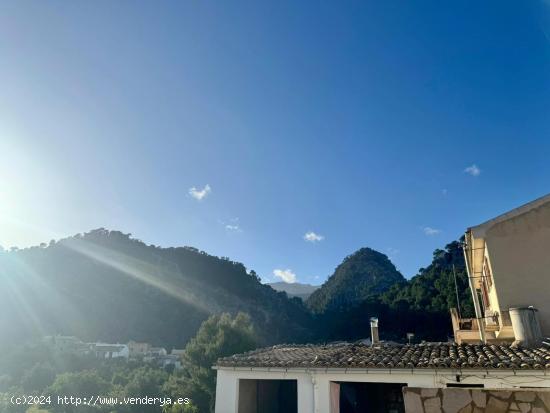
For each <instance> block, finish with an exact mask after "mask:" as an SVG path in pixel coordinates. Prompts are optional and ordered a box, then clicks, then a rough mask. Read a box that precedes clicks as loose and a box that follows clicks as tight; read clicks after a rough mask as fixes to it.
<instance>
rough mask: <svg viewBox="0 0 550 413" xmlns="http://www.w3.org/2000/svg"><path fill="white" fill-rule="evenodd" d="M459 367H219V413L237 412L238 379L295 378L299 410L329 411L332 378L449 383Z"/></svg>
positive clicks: (516, 378)
mask: <svg viewBox="0 0 550 413" xmlns="http://www.w3.org/2000/svg"><path fill="white" fill-rule="evenodd" d="M457 374H460V372H457V371H451V370H438V371H435V370H427V369H426V370H422V369H417V370H414V373H413V372H412V371H410V370H405V371H403V370H402V371H396V370H392V371H391V372H390V371H384V370H378V371H372V370H371V371H369V372H368V373H367V372H366V371H365V370H363V371H349V370H348V372H345V371H344V370H331V371H326V372H325V370H318V371H309V372H308V371H304V370H299V369H290V370H288V371H284V370H279V371H274V370H271V371H268V370H266V369H264V370H261V369H256V370H250V369H248V370H246V369H240V370H238V369H235V370H233V369H219V370H218V375H217V377H218V380H217V385H216V413H238V407H237V406H238V394H239V379H257V380H281V379H294V380H297V381H298V413H330V411H329V410H330V382H331V381H347V382H353V381H355V382H375V383H407V385H408V386H410V387H429V388H432V387H446V384H447V383H456V375H457ZM460 382H461V383H465V384H479V383H482V384H484V385H485V388H495V389H498V388H511V387H515V386H517V387H519V386H522V387H530V386H536V387H549V388H550V376H545V375H544V371H528V372H526V371H519V372H516V374H514V372H511V371H498V372H490V373H489V374H487V372H486V371H469V372H464V373H462V376H461V381H460Z"/></svg>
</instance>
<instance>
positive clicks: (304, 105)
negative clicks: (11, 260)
mask: <svg viewBox="0 0 550 413" xmlns="http://www.w3.org/2000/svg"><path fill="white" fill-rule="evenodd" d="M549 115H550V3H547V2H544V1H534V0H533V1H523V2H520V1H513V2H512V1H502V0H499V1H484V2H479V1H454V2H441V1H422V0H420V1H415V2H410V1H402V2H399V1H333V2H309V1H302V2H296V1H283V0H279V1H271V2H266V1H261V0H255V1H238V0H236V1H232V2H214V1H208V0H201V1H193V0H191V1H186V0H182V1H164V2H145V1H134V2H130V1H95V2H84V1H70V2H69V1H64V2H63V1H49V2H44V1H15V0H14V1H3V2H1V3H0V245H2V246H3V247H4V248H10V247H12V246H18V247H25V246H30V245H37V244H39V243H40V242H48V241H49V240H50V239H53V238H55V239H57V238H61V237H66V236H70V235H74V234H76V233H82V232H86V231H89V230H91V229H94V228H99V227H105V228H108V229H116V230H121V231H123V232H125V233H128V232H129V233H132V234H133V236H134V237H136V238H139V239H141V240H143V241H144V242H146V243H149V244H155V245H160V246H182V245H188V246H194V247H196V248H199V249H201V250H205V251H207V252H208V253H211V254H214V255H218V256H226V257H230V258H231V259H233V260H236V261H240V262H243V263H244V264H245V265H246V267H247V268H249V269H254V270H255V271H256V272H257V273H258V274H259V275H260V276H261V277H262V280H264V281H279V280H286V281H299V282H305V283H312V284H320V283H322V282H323V281H324V280H325V279H326V278H327V276H329V275H330V274H331V273H332V272H333V270H334V268H335V267H336V266H337V265H338V264H339V263H340V262H341V261H342V259H343V258H344V257H346V256H347V255H349V254H351V253H353V252H354V251H355V250H357V249H359V248H361V247H365V246H368V247H371V248H374V249H376V250H378V251H380V252H383V253H385V254H387V255H388V256H389V257H390V259H391V260H392V262H394V264H395V265H396V267H397V268H398V269H399V270H400V271H401V272H402V273H403V274H404V275H405V276H406V277H411V276H413V275H415V274H416V273H417V271H418V269H419V268H421V267H425V266H427V265H428V264H429V263H430V262H431V259H432V253H433V251H434V250H435V249H436V248H443V247H444V246H445V245H446V244H447V243H449V242H451V241H453V240H455V239H457V238H458V237H460V236H461V234H463V233H464V231H465V229H466V228H467V227H469V226H472V225H476V224H478V223H481V222H483V221H485V220H487V219H490V218H492V217H494V216H496V215H498V214H500V213H503V212H506V211H507V210H509V209H512V208H514V207H517V206H519V205H521V204H523V203H526V202H528V201H531V200H533V199H535V198H537V197H540V196H542V195H545V194H547V193H549V192H550V162H549V161H550V134H549V133H550V116H549Z"/></svg>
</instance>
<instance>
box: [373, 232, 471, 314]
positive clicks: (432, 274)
mask: <svg viewBox="0 0 550 413" xmlns="http://www.w3.org/2000/svg"><path fill="white" fill-rule="evenodd" d="M455 283H456V284H455ZM457 293H458V299H459V300H460V310H461V313H462V315H463V316H465V317H468V316H470V317H473V314H474V309H473V302H472V296H471V293H470V288H469V283H468V273H467V272H466V265H465V262H464V253H463V251H462V245H461V241H453V242H451V243H450V244H447V245H446V246H445V249H436V250H435V251H434V253H433V258H432V262H431V264H430V265H429V266H427V267H426V268H420V270H419V271H418V274H417V275H415V276H414V277H412V278H411V279H410V280H409V281H407V282H404V283H399V284H395V285H393V286H392V287H391V288H390V289H389V290H388V291H386V292H385V293H384V294H382V295H381V297H380V298H381V300H382V302H384V303H387V304H389V305H391V306H392V307H394V308H396V307H401V308H403V307H407V308H411V309H413V310H420V311H426V312H429V313H445V314H448V313H449V309H450V308H452V307H457Z"/></svg>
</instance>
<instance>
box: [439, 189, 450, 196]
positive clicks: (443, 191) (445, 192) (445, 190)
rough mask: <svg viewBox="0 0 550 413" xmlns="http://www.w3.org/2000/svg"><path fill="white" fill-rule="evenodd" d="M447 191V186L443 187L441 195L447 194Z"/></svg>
mask: <svg viewBox="0 0 550 413" xmlns="http://www.w3.org/2000/svg"><path fill="white" fill-rule="evenodd" d="M448 193H449V190H448V189H447V188H443V189H442V190H441V195H443V196H445V195H447V194H448Z"/></svg>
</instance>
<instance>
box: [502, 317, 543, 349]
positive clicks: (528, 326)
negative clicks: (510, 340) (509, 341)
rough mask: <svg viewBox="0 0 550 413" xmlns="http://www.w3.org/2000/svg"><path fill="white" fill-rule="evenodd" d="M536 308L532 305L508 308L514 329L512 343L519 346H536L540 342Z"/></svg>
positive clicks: (540, 335) (540, 333)
mask: <svg viewBox="0 0 550 413" xmlns="http://www.w3.org/2000/svg"><path fill="white" fill-rule="evenodd" d="M537 312H538V311H537V309H536V308H534V307H515V308H510V319H511V321H512V329H513V330H514V337H515V341H514V345H516V346H521V347H538V346H540V345H541V343H542V338H543V337H542V330H541V328H540V323H539V318H538V315H537Z"/></svg>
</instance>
